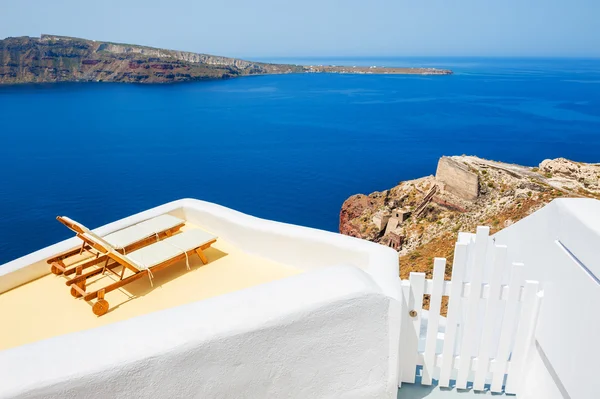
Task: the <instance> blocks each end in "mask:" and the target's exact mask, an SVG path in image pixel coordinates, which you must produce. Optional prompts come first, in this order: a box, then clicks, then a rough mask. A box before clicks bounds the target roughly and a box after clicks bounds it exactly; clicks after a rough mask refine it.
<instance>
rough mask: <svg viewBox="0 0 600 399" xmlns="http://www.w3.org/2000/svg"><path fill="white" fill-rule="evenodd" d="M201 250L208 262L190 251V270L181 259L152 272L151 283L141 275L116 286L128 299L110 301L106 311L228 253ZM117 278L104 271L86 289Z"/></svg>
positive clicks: (98, 287) (116, 307)
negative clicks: (120, 285)
mask: <svg viewBox="0 0 600 399" xmlns="http://www.w3.org/2000/svg"><path fill="white" fill-rule="evenodd" d="M203 252H204V255H205V256H206V258H207V259H208V263H207V264H206V265H204V264H203V263H202V261H201V260H200V258H199V257H198V255H197V254H195V253H192V254H191V255H189V258H188V260H189V266H190V270H188V268H187V264H186V260H185V259H183V260H180V261H179V262H177V263H174V264H172V265H171V266H169V267H167V268H165V269H162V270H160V271H157V272H154V273H153V278H152V283H150V280H149V277H142V278H140V279H138V280H135V281H132V282H131V283H129V284H127V285H125V286H123V287H120V288H118V289H117V290H116V291H120V292H122V293H123V294H125V295H126V296H127V297H128V299H126V300H120V301H118V302H113V303H111V305H110V308H109V310H108V312H107V313H110V312H112V311H113V310H115V309H118V308H119V307H120V306H122V305H124V304H126V303H128V302H129V301H132V300H134V299H137V298H140V297H143V296H144V295H146V294H148V293H150V292H152V291H153V290H155V289H157V288H160V287H161V286H162V285H164V284H167V283H169V282H170V281H174V280H176V279H178V278H180V277H183V276H185V275H186V274H187V273H193V272H195V271H198V270H199V269H201V268H202V267H204V266H209V265H211V264H212V263H213V262H216V261H218V260H219V259H221V258H224V257H225V256H228V255H229V254H228V253H226V252H223V251H221V250H219V249H216V248H213V247H210V248H207V249H205V250H204V251H203ZM113 270H114V272H115V273H117V274H120V273H121V270H122V267H117V268H115V269H113ZM129 275H131V274H130V273H129V274H128V272H126V273H125V277H127V276H129ZM118 280H119V277H118V276H117V275H116V274H113V273H110V272H106V274H104V275H102V276H99V277H98V278H96V279H94V280H93V281H92V282H91V283H90V284H89V285H88V290H89V291H93V290H96V289H100V288H102V287H105V286H106V285H108V284H112V283H114V282H117V281H118ZM106 295H107V298H106V299H108V301H109V302H112V301H111V299H110V293H108V294H106ZM87 304H88V305H89V306H90V307H91V306H93V305H94V302H93V301H90V302H87Z"/></svg>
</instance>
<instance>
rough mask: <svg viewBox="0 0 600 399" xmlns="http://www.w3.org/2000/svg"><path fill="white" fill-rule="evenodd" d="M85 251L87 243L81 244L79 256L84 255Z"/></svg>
mask: <svg viewBox="0 0 600 399" xmlns="http://www.w3.org/2000/svg"><path fill="white" fill-rule="evenodd" d="M84 249H85V241H84V242H82V243H81V249H80V250H79V255H81V254H82V253H83V250H84Z"/></svg>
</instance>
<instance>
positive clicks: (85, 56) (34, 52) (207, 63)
mask: <svg viewBox="0 0 600 399" xmlns="http://www.w3.org/2000/svg"><path fill="white" fill-rule="evenodd" d="M284 73H361V74H362V73H369V74H420V75H445V74H451V73H452V72H451V71H449V70H442V69H435V68H385V67H375V66H374V67H356V66H354V67H344V66H323V65H319V66H302V65H290V64H271V63H264V62H252V61H246V60H240V59H236V58H228V57H221V56H214V55H209V54H197V53H191V52H186V51H175V50H164V49H158V48H153V47H146V46H139V45H131V44H119V43H110V42H100V41H94V40H86V39H79V38H74V37H65V36H56V35H42V36H41V37H40V38H34V37H9V38H6V39H4V40H0V84H2V83H8V84H14V83H38V82H128V83H132V82H137V83H170V82H184V81H194V80H204V79H228V78H233V77H238V76H246V75H265V74H284Z"/></svg>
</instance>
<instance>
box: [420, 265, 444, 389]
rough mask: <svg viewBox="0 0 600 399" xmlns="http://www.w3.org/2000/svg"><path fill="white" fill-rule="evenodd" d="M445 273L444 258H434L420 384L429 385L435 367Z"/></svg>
mask: <svg viewBox="0 0 600 399" xmlns="http://www.w3.org/2000/svg"><path fill="white" fill-rule="evenodd" d="M445 273H446V259H445V258H435V260H434V262H433V287H432V289H431V297H430V299H429V316H428V319H427V337H426V339H425V353H424V355H423V376H422V378H421V384H423V385H431V382H432V379H433V372H434V369H435V360H436V353H435V351H436V348H437V334H438V327H439V322H440V311H441V307H442V293H443V291H444V275H445Z"/></svg>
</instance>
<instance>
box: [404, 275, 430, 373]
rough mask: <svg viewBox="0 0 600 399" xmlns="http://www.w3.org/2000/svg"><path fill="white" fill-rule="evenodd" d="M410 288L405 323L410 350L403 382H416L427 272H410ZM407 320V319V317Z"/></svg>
mask: <svg viewBox="0 0 600 399" xmlns="http://www.w3.org/2000/svg"><path fill="white" fill-rule="evenodd" d="M409 282H410V289H409V293H408V298H407V304H408V308H407V310H406V312H405V313H407V314H408V322H407V323H403V324H404V327H403V330H404V331H405V334H404V341H405V342H401V343H400V345H403V344H406V346H407V348H412V349H410V351H406V352H404V356H403V359H402V360H403V362H402V382H409V383H414V382H415V377H416V371H417V362H418V360H419V350H418V348H419V335H420V333H421V312H422V309H423V294H424V291H425V273H411V274H410V279H409ZM405 320H406V319H405Z"/></svg>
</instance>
